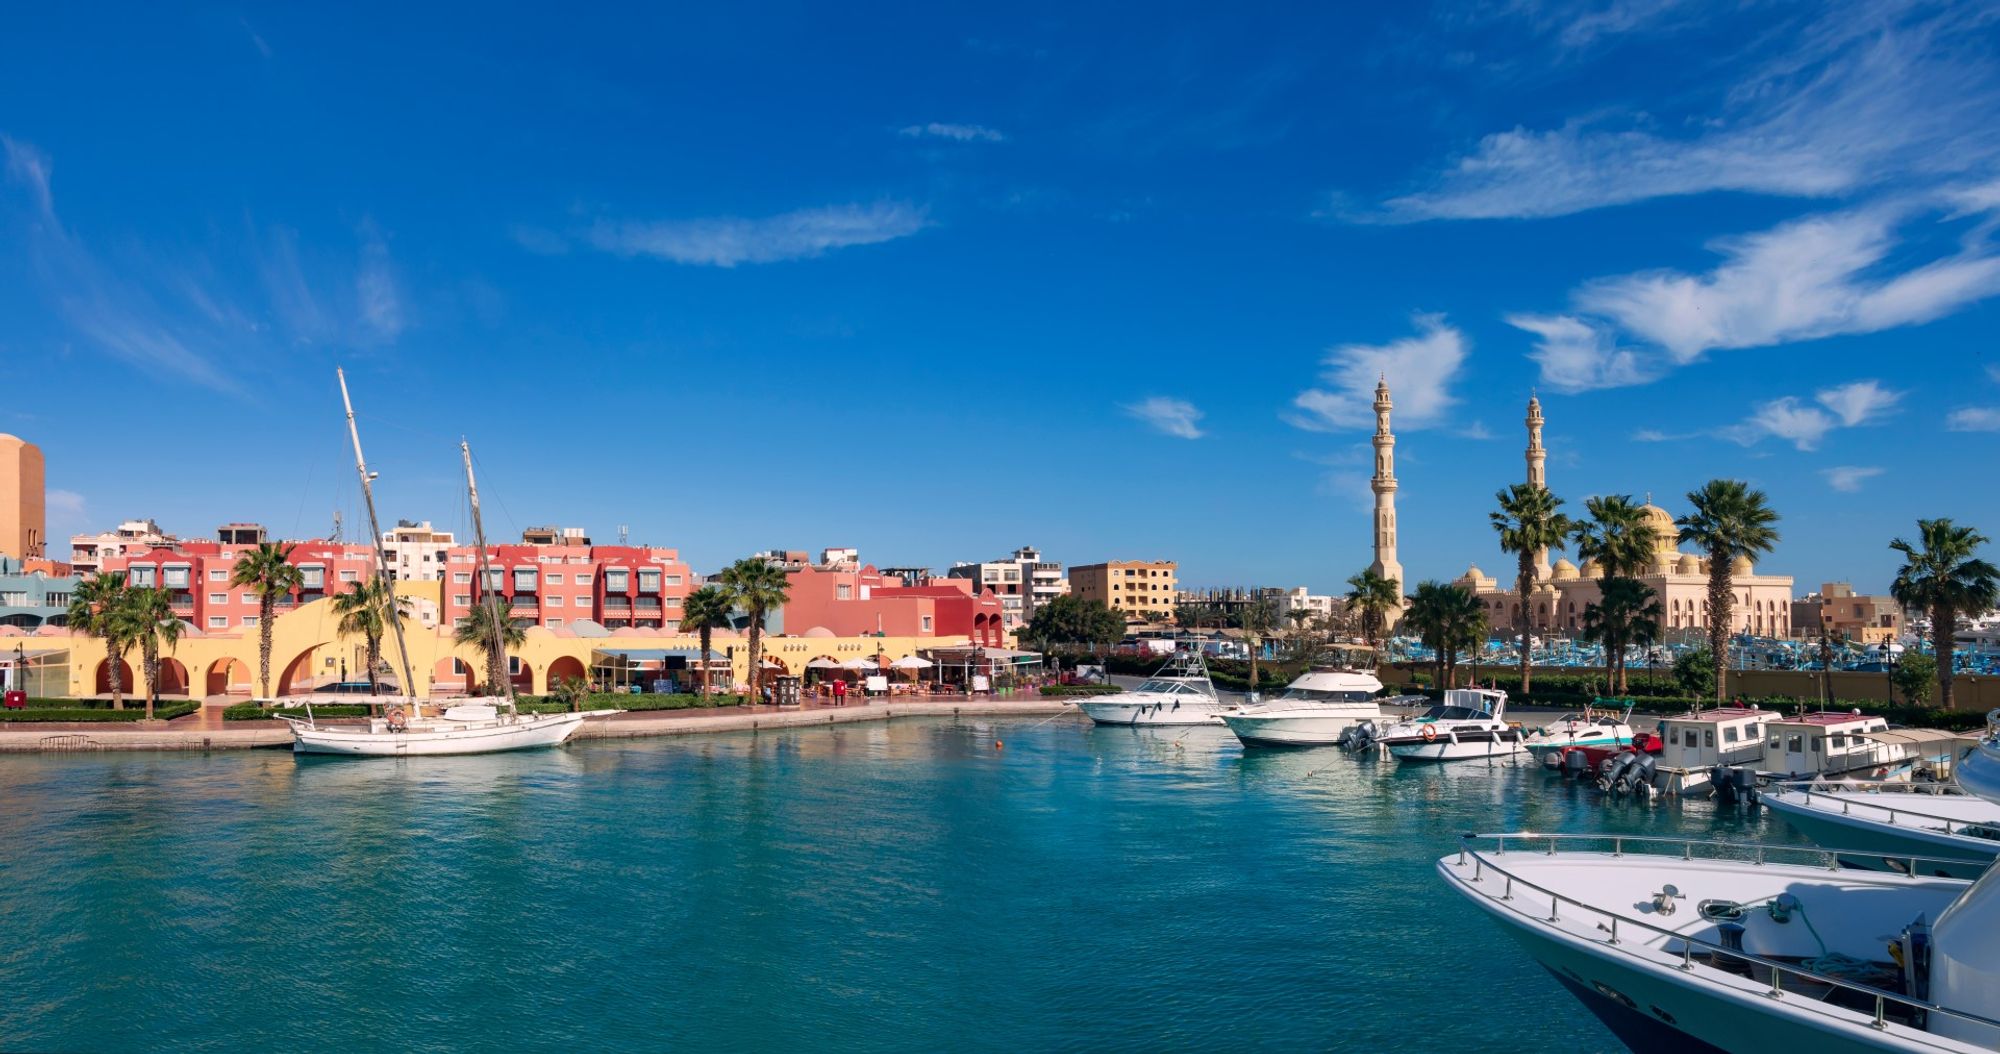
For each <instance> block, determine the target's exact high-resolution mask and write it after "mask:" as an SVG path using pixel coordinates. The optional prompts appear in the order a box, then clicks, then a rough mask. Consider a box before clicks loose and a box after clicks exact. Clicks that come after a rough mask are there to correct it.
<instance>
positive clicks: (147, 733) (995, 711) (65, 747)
mask: <svg viewBox="0 0 2000 1054" xmlns="http://www.w3.org/2000/svg"><path fill="white" fill-rule="evenodd" d="M223 706H224V704H219V703H211V704H209V705H206V706H204V707H202V708H201V709H200V710H198V711H196V712H194V713H192V714H189V715H187V716H186V717H180V718H176V719H174V720H172V721H166V722H158V723H155V724H153V725H152V726H150V727H144V728H136V727H130V726H107V725H103V724H94V723H91V724H86V723H78V724H63V723H49V724H33V725H24V726H19V727H13V728H4V729H0V754H4V753H39V752H61V751H76V750H249V749H255V748H258V747H288V746H290V745H291V743H292V733H291V729H289V728H287V727H286V726H285V723H284V722H282V721H277V720H266V721H224V720H223V719H222V710H223ZM1074 706H1075V703H1074V702H1072V701H1070V700H1068V699H1061V698H1043V697H1041V696H1040V695H1038V694H1036V693H1034V692H1024V693H1021V694H1018V695H1013V696H1006V697H1000V698H966V697H964V696H933V697H923V696H919V697H914V698H902V699H896V700H894V701H890V700H880V701H868V702H863V701H855V702H850V703H848V704H847V705H845V706H834V705H832V704H830V703H825V702H815V703H808V704H806V705H804V706H797V707H783V708H780V707H775V706H749V707H745V706H731V707H718V708H714V709H698V710H697V709H689V710H650V711H641V712H632V713H623V714H616V715H614V716H611V717H606V718H598V719H593V720H590V721H586V722H584V724H583V728H582V729H581V730H580V731H578V732H577V734H576V737H575V738H577V739H635V738H643V737H649V736H687V735H701V734H704V733H710V732H748V731H758V730H764V729H780V728H808V727H813V726H818V725H838V724H852V723H856V722H865V721H890V720H893V719H895V718H898V717H916V716H936V715H947V716H951V715H970V716H1009V717H1034V716H1038V715H1049V716H1053V715H1057V714H1062V713H1065V712H1067V711H1069V710H1071V709H1073V708H1074Z"/></svg>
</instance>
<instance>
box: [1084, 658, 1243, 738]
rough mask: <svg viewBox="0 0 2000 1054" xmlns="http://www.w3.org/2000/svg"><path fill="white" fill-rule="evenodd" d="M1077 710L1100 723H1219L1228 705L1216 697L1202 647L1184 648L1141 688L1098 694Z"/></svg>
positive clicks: (1141, 684) (1142, 684)
mask: <svg viewBox="0 0 2000 1054" xmlns="http://www.w3.org/2000/svg"><path fill="white" fill-rule="evenodd" d="M1077 709H1079V710H1082V711H1083V712H1084V714H1085V715H1086V716H1088V717H1089V718H1090V719H1091V720H1092V721H1095V722H1097V723H1098V724H1100V725H1219V724H1221V723H1222V712H1223V710H1225V709H1227V707H1226V706H1225V705H1224V704H1223V702H1222V700H1220V699H1218V698H1216V695H1215V685H1214V684H1213V683H1212V682H1210V681H1209V679H1208V663H1207V661H1206V660H1204V659H1203V658H1202V653H1201V650H1200V649H1198V648H1182V649H1180V650H1178V651H1176V652H1174V653H1173V655H1172V656H1171V657H1169V658H1168V659H1167V662H1166V665H1164V666H1161V667H1160V668H1159V670H1157V671H1155V672H1154V674H1153V675H1152V676H1151V677H1148V678H1146V679H1145V680H1144V681H1141V682H1140V683H1139V686H1138V687H1137V688H1134V689H1132V690H1131V691H1129V692H1119V693H1117V694H1115V695H1101V696H1096V697H1094V698H1091V699H1089V700H1087V701H1084V702H1081V703H1078V704H1077Z"/></svg>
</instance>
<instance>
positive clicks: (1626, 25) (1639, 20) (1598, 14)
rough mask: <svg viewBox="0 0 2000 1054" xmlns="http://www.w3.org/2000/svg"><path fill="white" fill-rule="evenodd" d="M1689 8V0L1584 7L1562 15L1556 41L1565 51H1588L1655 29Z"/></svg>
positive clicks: (1618, 0)
mask: <svg viewBox="0 0 2000 1054" xmlns="http://www.w3.org/2000/svg"><path fill="white" fill-rule="evenodd" d="M1690 6H1692V5H1691V4H1690V0H1611V2H1610V3H1608V4H1601V5H1600V4H1585V5H1581V9H1580V10H1568V11H1563V12H1560V17H1561V19H1562V22H1561V27H1560V29H1559V30H1558V31H1557V34H1556V39H1557V41H1558V42H1560V43H1561V44H1562V45H1563V46H1564V47H1566V48H1581V47H1586V46H1588V45H1590V44H1593V43H1595V42H1596V41H1598V40H1600V39H1603V38H1605V37H1615V36H1621V35H1624V34H1627V33H1631V32H1633V31H1635V30H1639V29H1650V28H1654V27H1656V26H1657V25H1658V24H1659V23H1660V22H1661V21H1662V20H1664V19H1666V18H1668V17H1669V16H1671V15H1672V14H1674V13H1675V12H1677V11H1684V10H1686V9H1687V8H1688V7H1690Z"/></svg>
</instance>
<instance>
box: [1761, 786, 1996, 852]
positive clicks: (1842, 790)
mask: <svg viewBox="0 0 2000 1054" xmlns="http://www.w3.org/2000/svg"><path fill="white" fill-rule="evenodd" d="M1917 786H1925V787H1935V788H1942V787H1944V786H1945V785H1944V784H1941V783H1932V784H1897V783H1885V784H1882V785H1881V786H1880V787H1869V788H1867V789H1865V790H1864V789H1862V788H1860V787H1855V786H1846V787H1843V786H1841V785H1840V784H1837V783H1832V784H1829V783H1822V782H1820V781H1818V780H1799V781H1796V782H1792V783H1773V784H1771V785H1770V786H1769V787H1766V788H1765V789H1764V790H1763V792H1762V793H1765V794H1769V793H1771V792H1773V791H1796V792H1798V793H1800V794H1803V795H1805V800H1806V801H1808V802H1810V801H1812V797H1813V795H1814V794H1818V795H1819V796H1820V797H1822V798H1825V799H1827V800H1829V801H1833V802H1838V803H1839V804H1840V814H1841V815H1842V816H1851V815H1853V810H1855V809H1860V810H1863V811H1867V810H1874V811H1873V812H1871V813H1869V815H1871V816H1873V815H1879V814H1887V816H1888V821H1887V822H1889V823H1891V824H1894V823H1896V821H1897V819H1898V818H1899V817H1902V818H1906V819H1916V820H1931V821H1935V822H1937V823H1940V824H1943V825H1944V826H1943V828H1942V830H1943V831H1944V833H1945V834H1949V835H1960V836H1963V837H1967V838H1986V839H2000V827H1995V826H1994V825H1993V824H1990V823H1977V822H1974V823H1968V822H1966V821H1964V820H1960V819H1955V818H1953V817H1950V816H1939V815H1937V814H1936V813H1928V812H1924V811H1923V810H1921V809H1915V808H1911V807H1910V806H1908V805H1882V804H1879V803H1877V802H1872V801H1860V800H1857V799H1855V798H1853V797H1849V795H1854V794H1874V793H1878V792H1880V791H1889V788H1891V787H1895V788H1898V789H1897V790H1895V791H1889V792H1890V793H1892V794H1894V793H1900V794H1904V795H1919V794H1922V795H1929V796H1931V797H1942V796H1944V794H1945V792H1944V791H1943V790H1925V791H1919V790H1916V789H1914V788H1915V787H1917ZM1952 797H1959V795H1956V794H1954V795H1952ZM1927 829H1928V830H1937V828H1927Z"/></svg>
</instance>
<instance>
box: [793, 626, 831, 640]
mask: <svg viewBox="0 0 2000 1054" xmlns="http://www.w3.org/2000/svg"><path fill="white" fill-rule="evenodd" d="M800 635H801V636H805V637H831V636H833V635H834V634H833V631H832V630H830V629H827V628H826V627H825V626H814V627H813V628H811V629H809V630H807V631H805V632H804V633H803V634H800Z"/></svg>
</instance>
